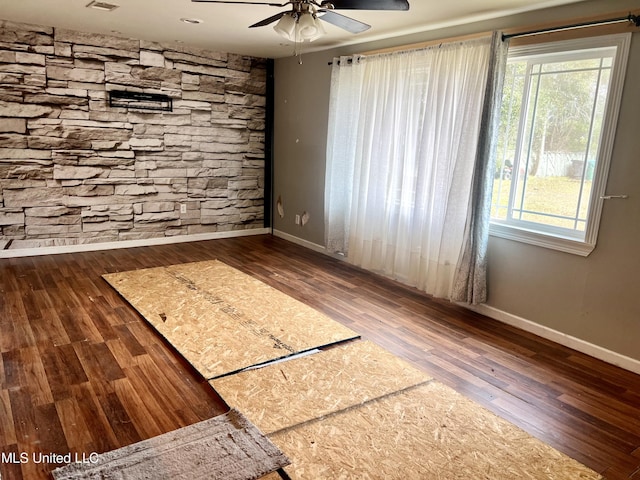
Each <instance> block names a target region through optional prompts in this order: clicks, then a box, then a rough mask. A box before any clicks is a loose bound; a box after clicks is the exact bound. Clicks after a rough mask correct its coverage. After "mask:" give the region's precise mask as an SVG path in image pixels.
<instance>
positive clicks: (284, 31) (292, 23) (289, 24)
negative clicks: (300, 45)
mask: <svg viewBox="0 0 640 480" xmlns="http://www.w3.org/2000/svg"><path fill="white" fill-rule="evenodd" d="M273 29H274V30H275V31H276V32H278V34H279V35H281V36H283V37H284V38H286V39H287V40H291V41H295V34H296V19H295V18H293V16H292V15H291V14H289V13H287V14H285V15H283V16H282V18H280V20H279V21H278V23H276V24H275V25H274V27H273Z"/></svg>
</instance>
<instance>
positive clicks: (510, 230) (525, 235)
mask: <svg viewBox="0 0 640 480" xmlns="http://www.w3.org/2000/svg"><path fill="white" fill-rule="evenodd" d="M489 235H491V236H493V237H499V238H506V239H507V240H514V241H516V242H522V243H528V244H529V245H536V246H538V247H543V248H549V249H552V250H558V251H560V252H566V253H571V254H573V255H579V256H581V257H586V256H588V255H589V254H590V253H591V252H592V251H593V249H594V248H596V246H595V244H591V243H587V242H584V241H580V240H576V239H572V238H566V237H560V236H555V235H550V234H545V233H541V232H536V231H534V230H528V229H526V228H519V227H514V226H511V225H504V224H499V223H491V225H490V227H489Z"/></svg>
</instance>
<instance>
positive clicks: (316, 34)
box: [298, 12, 326, 42]
mask: <svg viewBox="0 0 640 480" xmlns="http://www.w3.org/2000/svg"><path fill="white" fill-rule="evenodd" d="M324 34H326V31H325V29H324V27H323V26H322V24H321V22H320V21H319V20H318V19H317V18H316V17H315V16H313V15H312V14H311V13H309V12H305V13H304V14H302V15H301V16H300V18H298V35H299V38H300V39H302V40H303V41H307V42H313V41H314V40H316V39H318V38H320V37H321V36H322V35H324Z"/></svg>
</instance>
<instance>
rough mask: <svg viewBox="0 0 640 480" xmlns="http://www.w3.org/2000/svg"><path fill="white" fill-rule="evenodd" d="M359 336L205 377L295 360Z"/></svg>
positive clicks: (229, 374) (348, 341)
mask: <svg viewBox="0 0 640 480" xmlns="http://www.w3.org/2000/svg"><path fill="white" fill-rule="evenodd" d="M361 338H362V337H360V335H357V336H355V337H351V338H345V339H344V340H338V341H336V342H331V343H327V344H325V345H318V346H317V347H312V348H308V349H306V350H301V351H299V352H295V353H291V354H289V355H284V356H282V357H279V358H274V359H272V360H267V361H265V362H260V363H255V364H253V365H248V366H246V367H242V368H239V369H237V370H234V371H232V372H227V373H221V374H220V375H215V376H213V377H211V378H207V379H206V380H207V381H208V382H210V381H212V380H218V379H220V378H225V377H230V376H231V375H237V374H239V373H242V372H246V371H249V370H256V369H260V368H265V367H268V366H270V365H274V364H276V363H282V362H290V361H295V360H296V359H298V358H300V357H303V356H308V355H315V354H316V352H317V353H320V352H322V349H323V348H330V347H337V346H339V345H344V344H347V343H350V342H357V341H359V340H361Z"/></svg>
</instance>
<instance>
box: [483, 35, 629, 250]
mask: <svg viewBox="0 0 640 480" xmlns="http://www.w3.org/2000/svg"><path fill="white" fill-rule="evenodd" d="M630 43H631V33H622V34H613V35H603V36H598V37H588V38H580V39H574V40H563V41H557V42H549V43H539V44H535V45H526V46H520V47H513V48H510V49H509V56H510V57H524V56H533V55H544V54H548V53H555V52H568V51H571V50H581V49H590V48H603V47H616V48H617V49H616V55H615V59H614V61H613V65H612V68H611V78H610V83H609V96H608V98H607V104H606V107H605V113H604V118H603V124H602V136H601V139H600V144H599V148H598V161H597V162H596V167H595V170H594V175H593V181H592V186H591V198H590V201H589V213H588V215H587V224H586V230H585V237H584V240H581V239H576V238H573V237H571V236H568V235H564V234H563V233H562V232H561V231H559V230H557V229H554V228H553V227H550V226H545V225H543V224H533V223H532V226H531V228H527V227H526V226H522V225H517V226H516V225H513V224H510V223H508V222H507V221H503V220H497V219H491V223H490V227H489V234H490V235H492V236H495V237H501V238H506V239H509V240H515V241H519V242H523V243H528V244H531V245H537V246H540V247H545V248H551V249H554V250H559V251H563V252H568V253H572V254H576V255H581V256H585V257H586V256H587V255H589V254H590V253H591V252H592V251H593V249H594V248H595V246H596V241H597V238H598V228H599V225H600V217H601V215H602V205H603V202H604V199H603V198H602V197H603V196H604V195H605V189H606V184H607V177H608V173H609V166H610V163H611V153H612V151H613V143H614V140H615V133H616V124H617V121H618V113H619V111H620V104H621V101H622V91H623V86H624V79H625V73H626V68H627V59H628V57H629V46H630Z"/></svg>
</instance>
